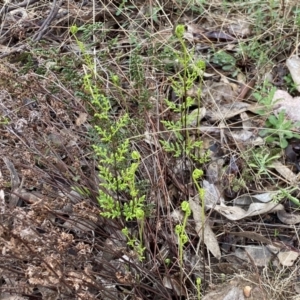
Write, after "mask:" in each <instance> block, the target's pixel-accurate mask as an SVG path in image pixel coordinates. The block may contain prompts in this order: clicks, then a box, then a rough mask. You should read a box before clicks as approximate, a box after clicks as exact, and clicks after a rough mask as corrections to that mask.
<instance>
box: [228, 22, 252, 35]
mask: <svg viewBox="0 0 300 300" xmlns="http://www.w3.org/2000/svg"><path fill="white" fill-rule="evenodd" d="M228 29H229V33H230V34H232V35H234V36H238V37H246V36H248V35H250V33H251V30H250V24H249V23H248V22H246V21H245V20H244V19H237V20H235V22H234V23H233V24H231V25H229V28H228Z"/></svg>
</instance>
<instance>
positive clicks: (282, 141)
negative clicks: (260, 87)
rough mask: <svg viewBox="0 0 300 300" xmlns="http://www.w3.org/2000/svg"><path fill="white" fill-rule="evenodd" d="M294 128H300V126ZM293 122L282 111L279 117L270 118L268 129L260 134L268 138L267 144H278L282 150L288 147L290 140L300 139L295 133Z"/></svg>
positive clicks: (267, 122) (267, 124)
mask: <svg viewBox="0 0 300 300" xmlns="http://www.w3.org/2000/svg"><path fill="white" fill-rule="evenodd" d="M298 123H299V122H298ZM298 123H297V124H295V125H294V126H299V124H298ZM294 126H293V124H292V121H290V120H287V119H286V118H285V111H280V112H279V114H278V116H277V117H276V116H275V115H271V116H269V118H268V119H267V121H266V127H267V128H266V129H263V130H261V131H260V132H259V135H260V136H262V137H265V138H266V142H267V143H273V142H275V143H277V144H279V146H280V147H281V148H283V149H284V148H286V147H287V146H288V139H291V138H300V135H299V134H297V133H295V132H293V131H292V128H293V127H294Z"/></svg>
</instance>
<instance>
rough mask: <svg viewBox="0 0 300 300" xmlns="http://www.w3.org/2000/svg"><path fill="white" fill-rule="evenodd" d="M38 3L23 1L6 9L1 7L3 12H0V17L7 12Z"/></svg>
mask: <svg viewBox="0 0 300 300" xmlns="http://www.w3.org/2000/svg"><path fill="white" fill-rule="evenodd" d="M39 1H40V0H27V1H26V0H25V1H23V2H21V3H19V4H18V5H13V6H8V7H6V8H5V7H4V6H3V10H1V11H0V17H1V16H2V15H4V14H5V13H8V12H10V11H13V10H15V9H18V8H20V7H27V6H29V5H31V4H34V3H36V2H39Z"/></svg>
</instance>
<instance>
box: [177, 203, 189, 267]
mask: <svg viewBox="0 0 300 300" xmlns="http://www.w3.org/2000/svg"><path fill="white" fill-rule="evenodd" d="M181 209H182V211H183V212H184V218H183V222H182V224H178V225H176V227H175V233H176V234H177V236H178V245H179V263H180V266H183V246H184V244H185V243H187V242H188V240H189V237H188V236H187V234H186V232H185V228H186V223H187V219H188V217H189V216H190V215H191V209H190V205H189V203H188V202H187V201H183V202H182V203H181Z"/></svg>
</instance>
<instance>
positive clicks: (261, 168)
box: [248, 147, 281, 178]
mask: <svg viewBox="0 0 300 300" xmlns="http://www.w3.org/2000/svg"><path fill="white" fill-rule="evenodd" d="M280 157H281V155H280V153H279V151H272V152H271V151H270V150H269V149H268V148H266V147H263V148H259V149H255V150H252V151H251V155H250V158H249V163H248V166H249V167H251V168H253V169H254V170H255V174H256V176H257V178H260V176H261V175H269V170H268V169H269V168H270V167H271V166H272V162H273V161H275V160H277V159H278V158H280Z"/></svg>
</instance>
